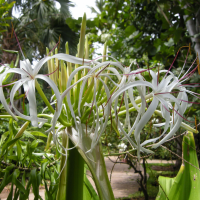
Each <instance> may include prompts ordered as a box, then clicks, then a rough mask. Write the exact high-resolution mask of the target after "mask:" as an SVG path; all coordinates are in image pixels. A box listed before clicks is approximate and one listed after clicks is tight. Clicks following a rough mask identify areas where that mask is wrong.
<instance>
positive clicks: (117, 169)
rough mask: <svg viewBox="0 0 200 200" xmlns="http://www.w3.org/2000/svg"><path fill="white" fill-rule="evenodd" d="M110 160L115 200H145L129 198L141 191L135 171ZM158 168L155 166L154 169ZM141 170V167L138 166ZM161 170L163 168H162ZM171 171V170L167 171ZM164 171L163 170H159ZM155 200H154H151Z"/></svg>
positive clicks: (3, 199) (5, 192)
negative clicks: (117, 199)
mask: <svg viewBox="0 0 200 200" xmlns="http://www.w3.org/2000/svg"><path fill="white" fill-rule="evenodd" d="M110 158H111V160H112V161H116V160H117V157H110ZM111 160H110V159H108V158H105V163H106V167H107V172H108V177H109V180H110V174H111V171H112V176H111V186H112V189H113V192H114V196H115V198H122V197H127V198H126V199H124V198H123V200H144V198H128V196H129V195H131V194H133V193H135V192H137V191H139V185H138V183H137V179H138V178H139V175H138V174H135V173H134V170H133V169H129V166H128V165H127V164H125V163H123V164H121V163H117V164H115V166H114V167H113V165H114V164H113V162H112V161H111ZM161 162H162V163H171V161H164V162H163V161H160V160H152V161H148V163H161ZM154 167H156V166H153V168H154ZM138 168H139V166H138ZM140 169H141V170H142V167H141V166H140ZM160 169H161V168H160ZM167 170H170V169H167ZM159 171H163V170H159ZM88 179H89V180H90V181H91V183H92V185H93V186H94V183H93V181H92V179H91V178H90V177H88ZM9 191H10V186H9V185H8V186H7V187H6V188H4V190H3V191H2V193H1V194H0V200H6V199H7V196H8V194H9ZM44 194H45V189H44V187H40V196H41V197H42V198H43V199H45V196H44ZM29 200H34V194H33V193H30V195H29ZM150 200H153V199H150Z"/></svg>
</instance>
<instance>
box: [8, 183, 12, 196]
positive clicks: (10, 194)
mask: <svg viewBox="0 0 200 200" xmlns="http://www.w3.org/2000/svg"><path fill="white" fill-rule="evenodd" d="M12 196H13V183H12V185H11V189H10V193H9V195H8V198H7V200H13V198H12Z"/></svg>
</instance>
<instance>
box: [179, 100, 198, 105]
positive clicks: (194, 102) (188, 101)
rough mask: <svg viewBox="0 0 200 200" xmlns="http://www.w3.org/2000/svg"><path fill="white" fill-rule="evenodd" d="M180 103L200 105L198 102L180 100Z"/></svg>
mask: <svg viewBox="0 0 200 200" xmlns="http://www.w3.org/2000/svg"><path fill="white" fill-rule="evenodd" d="M178 100H179V101H183V102H187V103H192V104H200V103H198V102H193V101H186V100H183V99H178Z"/></svg>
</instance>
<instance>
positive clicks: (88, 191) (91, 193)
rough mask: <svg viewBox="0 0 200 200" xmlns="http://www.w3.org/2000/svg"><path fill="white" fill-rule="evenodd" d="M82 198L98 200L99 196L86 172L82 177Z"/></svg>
mask: <svg viewBox="0 0 200 200" xmlns="http://www.w3.org/2000/svg"><path fill="white" fill-rule="evenodd" d="M83 191H84V192H83V200H99V196H98V195H97V193H96V191H95V190H94V188H93V186H92V185H91V183H90V181H89V180H88V178H87V176H86V174H85V177H84V190H83Z"/></svg>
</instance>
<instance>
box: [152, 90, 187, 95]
mask: <svg viewBox="0 0 200 200" xmlns="http://www.w3.org/2000/svg"><path fill="white" fill-rule="evenodd" d="M179 92H184V91H172V92H159V93H156V94H154V95H158V94H173V93H179Z"/></svg>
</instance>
